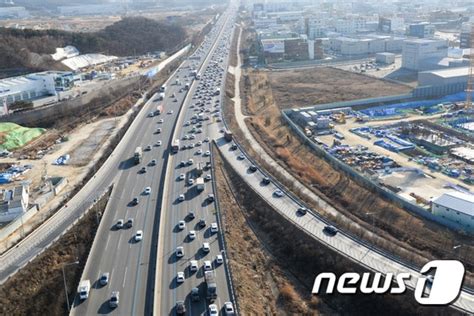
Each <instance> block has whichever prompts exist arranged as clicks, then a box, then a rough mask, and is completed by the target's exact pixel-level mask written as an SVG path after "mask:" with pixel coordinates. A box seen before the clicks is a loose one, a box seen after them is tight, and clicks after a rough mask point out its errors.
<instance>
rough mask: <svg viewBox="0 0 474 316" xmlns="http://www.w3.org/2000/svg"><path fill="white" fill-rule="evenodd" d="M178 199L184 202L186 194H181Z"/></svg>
mask: <svg viewBox="0 0 474 316" xmlns="http://www.w3.org/2000/svg"><path fill="white" fill-rule="evenodd" d="M178 201H180V202H183V201H184V194H180V195H179V196H178Z"/></svg>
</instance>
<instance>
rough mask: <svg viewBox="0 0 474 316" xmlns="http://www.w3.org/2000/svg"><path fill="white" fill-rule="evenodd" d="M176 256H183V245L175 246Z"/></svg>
mask: <svg viewBox="0 0 474 316" xmlns="http://www.w3.org/2000/svg"><path fill="white" fill-rule="evenodd" d="M176 257H178V258H182V257H184V248H183V247H181V246H180V247H177V248H176Z"/></svg>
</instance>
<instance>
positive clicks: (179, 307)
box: [176, 301, 186, 315]
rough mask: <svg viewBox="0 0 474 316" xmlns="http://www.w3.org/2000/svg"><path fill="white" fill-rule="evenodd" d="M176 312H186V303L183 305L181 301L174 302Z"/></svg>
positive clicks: (179, 313) (180, 313) (182, 313)
mask: <svg viewBox="0 0 474 316" xmlns="http://www.w3.org/2000/svg"><path fill="white" fill-rule="evenodd" d="M176 314H177V315H185V314H186V305H184V302H183V301H178V302H176Z"/></svg>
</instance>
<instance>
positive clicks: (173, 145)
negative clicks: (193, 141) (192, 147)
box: [171, 139, 179, 153]
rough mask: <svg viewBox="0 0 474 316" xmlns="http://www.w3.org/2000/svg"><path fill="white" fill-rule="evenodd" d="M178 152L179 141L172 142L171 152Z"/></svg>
mask: <svg viewBox="0 0 474 316" xmlns="http://www.w3.org/2000/svg"><path fill="white" fill-rule="evenodd" d="M178 150H179V139H175V140H173V143H172V144H171V151H172V152H173V153H177V152H178Z"/></svg>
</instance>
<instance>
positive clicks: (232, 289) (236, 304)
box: [211, 140, 240, 315]
mask: <svg viewBox="0 0 474 316" xmlns="http://www.w3.org/2000/svg"><path fill="white" fill-rule="evenodd" d="M214 142H215V140H214ZM211 146H212V143H211ZM215 170H216V169H215V164H214V158H213V153H212V150H211V174H212V180H211V182H212V191H213V192H214V195H215V199H214V201H215V206H216V216H217V221H218V222H219V227H221V228H222V227H224V223H223V221H222V218H221V207H220V204H219V198H218V194H217V186H216V181H215V179H216V177H215ZM219 235H220V239H221V243H222V249H224V262H225V264H224V267H225V270H226V271H227V273H226V276H227V282H228V283H229V289H230V295H231V299H232V301H233V302H234V309H235V311H236V314H237V315H238V314H239V313H240V307H239V302H238V301H237V299H236V295H235V287H234V283H233V281H232V280H233V275H232V269H231V268H230V265H229V263H228V260H227V259H228V256H227V242H226V239H225V236H224V235H225V234H224V232H223V231H221V233H220V234H219Z"/></svg>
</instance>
